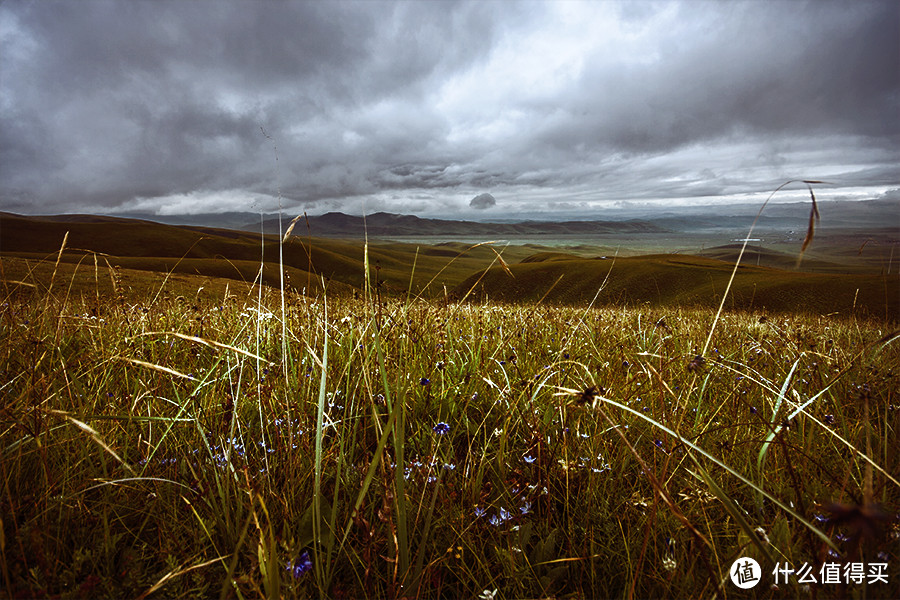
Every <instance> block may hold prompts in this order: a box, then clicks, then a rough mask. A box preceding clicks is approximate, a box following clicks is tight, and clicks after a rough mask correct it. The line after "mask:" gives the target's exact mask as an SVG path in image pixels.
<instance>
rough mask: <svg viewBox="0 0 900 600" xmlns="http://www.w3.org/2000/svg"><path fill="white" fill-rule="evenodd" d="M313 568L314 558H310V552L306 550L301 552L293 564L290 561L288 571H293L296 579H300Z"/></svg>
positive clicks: (292, 573)
mask: <svg viewBox="0 0 900 600" xmlns="http://www.w3.org/2000/svg"><path fill="white" fill-rule="evenodd" d="M312 568H313V564H312V560H311V559H310V558H309V552H308V551H306V550H304V551H303V552H301V553H300V556H299V557H298V558H297V560H295V561H294V562H293V564H291V563H288V571H290V572H291V575H293V576H294V579H300V577H302V576H303V575H305V574H306V573H309V572H310V571H312Z"/></svg>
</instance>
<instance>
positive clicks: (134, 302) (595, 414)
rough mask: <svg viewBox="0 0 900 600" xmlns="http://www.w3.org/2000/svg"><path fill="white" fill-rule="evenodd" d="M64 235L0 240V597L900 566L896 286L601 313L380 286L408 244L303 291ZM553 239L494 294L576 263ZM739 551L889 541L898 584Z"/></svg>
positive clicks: (725, 592) (415, 591) (499, 594)
mask: <svg viewBox="0 0 900 600" xmlns="http://www.w3.org/2000/svg"><path fill="white" fill-rule="evenodd" d="M257 244H258V241H257ZM196 247H198V246H195V248H196ZM257 248H258V246H257ZM35 251H38V250H35ZM179 251H180V250H179ZM479 251H490V249H487V248H481V249H479ZM490 252H492V251H490ZM65 256H66V254H65V253H63V254H62V258H63V259H61V260H58V261H56V262H54V263H51V264H44V265H43V266H41V268H42V269H44V271H42V272H38V271H35V270H33V268H34V265H33V264H31V263H25V262H24V259H19V260H20V261H23V262H19V263H15V261H13V260H12V259H9V258H4V259H3V265H4V270H5V271H4V272H5V275H4V280H5V281H4V283H3V287H2V295H3V301H2V304H0V398H2V403H0V452H2V457H0V478H2V488H0V508H2V512H0V515H2V522H0V526H2V529H0V553H2V556H0V564H2V565H3V572H2V575H3V581H4V584H3V586H4V587H3V589H2V590H0V595H6V596H9V597H20V596H24V597H32V596H44V595H46V596H53V597H60V598H68V597H138V598H144V597H167V598H169V597H171V598H175V597H179V598H180V597H184V598H195V597H222V598H232V597H238V598H248V597H259V596H266V597H272V598H276V597H335V598H348V597H354V598H356V597H409V598H413V597H416V598H419V597H421V598H435V597H447V598H461V597H469V598H474V597H478V596H482V597H496V598H522V597H571V598H582V597H589V598H607V597H616V598H647V597H693V598H698V597H704V598H709V597H726V598H740V597H751V594H752V597H763V598H768V597H771V598H795V597H818V598H839V597H840V598H843V597H850V596H853V597H866V598H888V597H892V596H894V595H895V593H896V591H897V589H898V581H900V573H898V565H900V552H898V547H900V545H898V543H897V542H898V539H900V523H898V518H897V515H898V511H900V482H898V478H900V475H898V460H900V457H898V453H897V447H898V445H897V430H898V427H900V411H898V405H900V395H898V390H900V386H898V384H897V382H898V375H900V350H898V342H900V339H898V335H900V332H898V331H897V330H896V329H897V319H896V315H897V313H896V312H890V311H888V312H887V315H885V310H883V309H882V307H883V305H881V306H879V310H873V311H870V312H868V313H860V314H854V313H852V312H850V311H846V312H844V313H842V314H840V315H832V316H822V314H821V313H816V312H815V311H812V310H811V311H804V312H796V313H794V314H790V313H786V312H784V311H777V312H769V311H760V310H758V309H757V308H756V307H754V306H749V307H745V308H744V310H741V311H740V312H729V311H727V310H726V312H724V313H723V314H722V315H721V317H720V318H718V320H717V318H716V316H717V315H716V313H715V311H714V310H713V308H714V307H709V306H703V305H696V306H693V305H691V303H687V302H685V303H683V305H679V304H678V302H680V301H679V300H678V299H677V294H675V292H674V291H673V292H672V293H673V294H675V296H676V302H675V303H673V304H668V305H654V306H650V305H641V304H632V305H631V306H626V305H622V306H614V305H612V303H610V304H609V305H607V304H606V299H607V296H605V292H604V291H603V290H602V289H601V288H602V287H603V285H604V279H603V278H601V279H600V280H598V281H593V280H592V281H591V284H590V285H589V286H587V287H590V288H592V289H591V290H590V294H591V298H588V300H589V301H590V300H591V299H592V298H593V297H594V296H596V298H597V302H594V304H593V305H591V303H590V302H585V303H582V304H581V305H577V304H575V303H574V302H573V303H569V305H564V304H563V303H558V304H550V303H547V302H542V301H541V298H540V297H539V298H533V299H532V298H528V299H530V300H533V301H530V302H517V303H511V302H499V301H496V300H495V299H493V297H488V298H474V299H473V297H472V296H469V297H468V298H466V299H463V298H462V296H464V295H465V294H457V295H456V297H454V295H453V294H447V295H445V294H443V293H438V294H435V295H433V296H428V297H425V296H420V295H418V294H417V293H416V291H415V289H413V286H412V285H411V284H407V286H406V289H404V286H403V285H402V284H401V283H400V281H399V280H398V281H397V283H396V285H394V288H393V292H392V293H390V294H389V293H387V292H386V291H385V290H384V289H383V287H381V286H379V285H378V281H379V277H384V273H385V272H386V271H390V270H391V269H397V270H400V268H401V267H400V266H399V263H398V265H393V264H387V259H385V263H386V264H385V266H384V267H383V268H382V269H380V270H379V269H376V268H375V266H376V265H375V264H374V260H371V257H369V256H368V255H366V256H363V257H362V264H363V273H364V274H368V276H367V277H366V279H365V284H363V285H361V286H359V287H358V288H357V290H356V291H354V290H351V289H349V288H347V289H344V288H341V287H340V286H338V285H337V284H338V283H339V282H335V281H332V282H326V281H325V279H324V277H321V276H310V275H309V272H306V273H298V274H296V275H295V276H294V277H293V278H294V279H295V280H296V279H297V278H300V277H302V278H304V279H307V280H308V281H316V280H318V281H317V283H316V285H310V286H308V287H307V286H303V287H305V288H306V292H307V293H306V294H302V293H299V292H294V291H291V290H290V289H288V290H287V291H285V292H284V293H283V294H281V293H279V292H278V291H277V290H276V289H274V288H272V287H268V286H256V285H253V283H252V279H250V283H236V282H235V281H234V280H229V279H217V278H213V277H212V276H209V275H206V276H204V277H198V276H187V275H184V274H181V275H177V276H176V275H166V274H165V273H162V274H159V275H157V276H155V277H157V278H156V279H146V278H142V277H141V276H140V275H139V273H140V272H139V271H128V270H127V269H125V268H123V269H115V268H113V266H114V265H113V266H111V267H109V268H107V267H106V266H105V265H104V263H103V261H102V260H101V261H100V262H99V266H98V267H96V268H95V266H94V264H95V263H94V258H93V257H92V255H90V254H81V255H79V257H78V260H77V261H76V263H75V264H79V263H80V265H81V266H80V270H76V269H75V266H74V264H69V266H68V267H67V266H66V260H64V259H65ZM544 258H549V259H552V260H536V261H532V262H526V263H523V264H520V265H500V266H499V268H497V269H494V270H491V271H489V272H488V273H490V275H486V274H483V275H484V277H482V278H481V281H480V283H479V285H482V284H483V283H484V282H485V281H486V279H485V278H486V277H491V278H493V277H496V278H502V277H506V278H508V279H509V281H519V280H520V279H519V278H517V279H512V278H510V271H514V273H513V274H515V275H518V276H519V277H520V278H521V279H522V280H524V279H525V277H526V276H525V275H520V274H521V273H525V271H526V270H527V269H539V268H542V267H544V266H546V265H553V264H563V265H565V264H566V262H567V260H566V257H564V256H563V257H560V256H553V257H544ZM315 259H316V256H315V253H314V254H313V257H312V259H310V258H309V257H306V258H304V259H303V260H309V261H311V260H315ZM559 259H562V260H559ZM198 260H202V257H198ZM248 260H249V259H248ZM444 260H445V261H447V260H449V259H448V258H446V257H445V258H444ZM410 262H412V261H410ZM257 268H258V266H257ZM15 269H18V271H17V273H18V274H17V275H15V276H11V275H10V274H9V273H12V272H13V271H14V270H15ZM66 269H69V270H68V271H67V270H66ZM407 269H408V265H407ZM76 271H77V272H76ZM438 272H439V270H434V271H433V272H432V273H427V274H426V275H427V276H428V277H429V278H433V277H434V276H435V275H436V274H437V273H438ZM414 276H416V275H414ZM127 277H131V278H132V279H131V282H132V283H133V284H134V285H129V284H128V283H127V282H128V279H127ZM406 277H407V280H408V281H409V278H410V273H409V271H408V270H407V273H406ZM248 279H249V278H248ZM13 281H16V282H18V283H13ZM535 281H536V280H535ZM762 281H763V279H760V280H759V281H758V282H757V283H758V284H759V285H761V284H762ZM294 283H295V285H296V281H295V282H294ZM549 283H552V281H550V282H549ZM138 284H140V285H138ZM466 285H469V287H470V288H473V287H475V284H474V281H473V282H469V283H468V284H466ZM884 285H887V284H886V283H885V284H884ZM884 285H883V286H882V287H881V288H879V289H878V290H877V292H878V294H877V299H878V301H882V302H883V300H884V297H885V292H884V289H886V288H884ZM296 287H300V286H296ZM418 287H419V286H417V288H418ZM535 287H536V286H531V287H529V286H525V287H523V288H522V290H521V292H518V293H519V294H520V295H521V296H525V295H527V293H531V292H532V291H533V290H535ZM547 287H549V284H548V285H547V286H545V287H544V288H543V290H541V295H543V292H544V291H546V288H547ZM723 287H724V284H723V285H720V287H718V288H717V291H718V293H720V294H721V292H722V291H723ZM200 288H203V289H202V290H201V289H200ZM460 289H462V288H460ZM586 289H587V288H586ZM598 290H600V292H599V294H598ZM535 293H537V291H535ZM585 293H587V292H585ZM659 293H660V294H662V291H660V292H659ZM514 299H515V298H509V299H508V300H514ZM579 299H580V297H579ZM873 302H875V300H873ZM599 303H602V304H604V305H603V306H599ZM757 306H758V305H757ZM726 308H727V306H726ZM885 316H887V318H885ZM740 556H750V557H754V558H755V559H757V560H758V561H759V562H760V564H761V565H762V566H763V572H764V573H765V574H767V575H766V576H767V577H770V576H769V575H768V573H770V572H771V570H772V569H773V568H774V567H775V564H776V563H782V564H783V563H786V562H787V563H791V564H793V565H794V567H795V568H797V567H799V566H800V565H802V564H804V563H809V564H810V565H814V566H815V569H816V571H818V568H819V566H820V565H821V564H822V563H824V562H837V563H844V562H853V561H864V562H866V563H887V564H888V565H889V575H888V577H889V578H888V582H889V583H888V584H881V583H874V584H871V585H869V584H867V583H866V582H865V581H864V582H863V583H862V584H859V585H857V584H854V583H852V582H851V583H850V584H848V585H845V584H840V585H836V584H832V585H819V586H805V587H804V586H803V585H801V584H799V583H796V580H795V581H794V582H793V583H791V584H788V585H781V586H775V587H770V586H769V585H768V583H764V584H763V585H762V586H760V587H759V588H757V589H755V590H753V591H752V592H742V591H740V590H738V589H737V588H735V587H734V586H733V585H732V584H731V582H730V580H729V572H728V571H729V568H730V566H731V564H732V562H733V561H734V560H735V559H736V558H738V557H740ZM769 581H771V579H769Z"/></svg>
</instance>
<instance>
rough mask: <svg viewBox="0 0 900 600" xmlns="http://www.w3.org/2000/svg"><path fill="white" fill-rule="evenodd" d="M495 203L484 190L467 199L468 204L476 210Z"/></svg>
mask: <svg viewBox="0 0 900 600" xmlns="http://www.w3.org/2000/svg"><path fill="white" fill-rule="evenodd" d="M496 204H497V200H496V199H495V198H494V197H493V196H492V195H490V194H488V193H487V192H485V193H484V194H478V195H477V196H475V197H474V198H472V199H471V200H470V201H469V206H471V207H472V208H476V209H478V210H484V209H486V208H490V207H492V206H496Z"/></svg>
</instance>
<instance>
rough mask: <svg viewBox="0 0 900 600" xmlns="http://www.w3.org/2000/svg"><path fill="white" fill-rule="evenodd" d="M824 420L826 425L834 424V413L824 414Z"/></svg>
mask: <svg viewBox="0 0 900 600" xmlns="http://www.w3.org/2000/svg"><path fill="white" fill-rule="evenodd" d="M824 421H825V424H826V425H834V415H825V419H824Z"/></svg>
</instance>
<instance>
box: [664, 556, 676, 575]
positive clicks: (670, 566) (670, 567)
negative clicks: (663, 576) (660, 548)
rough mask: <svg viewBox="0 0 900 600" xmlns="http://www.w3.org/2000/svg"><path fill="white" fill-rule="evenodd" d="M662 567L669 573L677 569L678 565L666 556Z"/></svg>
mask: <svg viewBox="0 0 900 600" xmlns="http://www.w3.org/2000/svg"><path fill="white" fill-rule="evenodd" d="M662 566H663V569H665V570H666V571H669V572H670V573H671V572H672V571H674V570H675V569H676V568H678V563H677V562H675V559H674V558H672V557H671V556H667V557H665V558H664V559H663V561H662Z"/></svg>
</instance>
